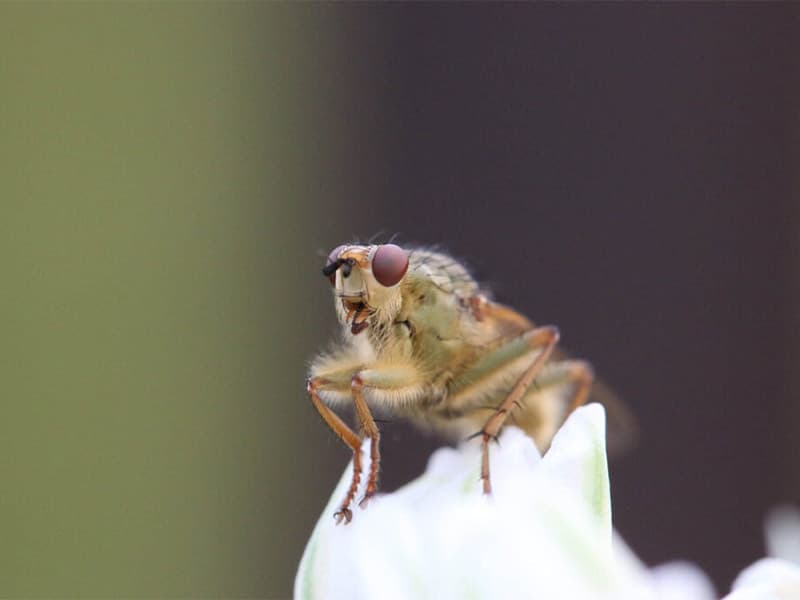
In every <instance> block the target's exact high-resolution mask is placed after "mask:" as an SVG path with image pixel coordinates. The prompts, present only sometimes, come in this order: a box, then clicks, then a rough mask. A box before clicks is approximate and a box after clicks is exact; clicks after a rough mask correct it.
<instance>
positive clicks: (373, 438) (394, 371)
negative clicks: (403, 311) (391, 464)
mask: <svg viewBox="0 0 800 600" xmlns="http://www.w3.org/2000/svg"><path fill="white" fill-rule="evenodd" d="M351 389H352V392H353V401H354V402H355V407H356V414H357V415H358V419H359V421H360V423H361V427H362V431H363V432H364V435H366V436H367V437H368V438H369V440H370V446H369V449H370V467H369V476H368V478H367V489H366V492H365V493H364V498H363V499H362V500H361V502H360V503H359V505H360V506H361V507H362V508H363V507H364V506H366V504H367V502H369V500H370V498H372V496H374V495H375V492H377V491H378V474H379V473H380V463H381V454H380V431H379V430H378V425H377V424H376V423H375V418H374V417H373V416H372V411H371V410H370V407H369V404H368V403H367V398H369V401H370V403H372V405H373V406H381V407H383V408H385V409H386V410H389V411H391V410H392V409H396V408H398V407H401V406H408V405H413V404H414V403H418V402H419V401H421V400H422V398H423V395H424V394H425V389H426V386H425V384H424V382H423V381H422V380H421V378H420V377H419V375H418V373H417V371H416V369H414V368H413V367H412V366H410V365H408V366H393V367H376V368H371V369H362V370H361V371H359V372H358V373H356V374H355V375H354V376H353V380H352V382H351Z"/></svg>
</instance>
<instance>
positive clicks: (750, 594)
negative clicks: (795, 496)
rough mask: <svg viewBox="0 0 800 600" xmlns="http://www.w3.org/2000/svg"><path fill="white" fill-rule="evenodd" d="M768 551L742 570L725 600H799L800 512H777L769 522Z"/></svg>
mask: <svg viewBox="0 0 800 600" xmlns="http://www.w3.org/2000/svg"><path fill="white" fill-rule="evenodd" d="M766 537H767V552H768V554H769V555H770V558H762V559H761V560H759V561H757V562H756V563H755V564H753V565H751V566H749V567H747V568H746V569H745V570H744V571H742V572H741V573H740V574H739V576H738V577H737V578H736V581H734V582H733V591H732V592H731V593H730V594H729V595H727V596H725V600H798V599H800V511H798V510H797V509H794V508H790V507H782V508H779V509H776V510H774V511H773V512H772V513H771V514H770V515H769V516H768V517H767V523H766Z"/></svg>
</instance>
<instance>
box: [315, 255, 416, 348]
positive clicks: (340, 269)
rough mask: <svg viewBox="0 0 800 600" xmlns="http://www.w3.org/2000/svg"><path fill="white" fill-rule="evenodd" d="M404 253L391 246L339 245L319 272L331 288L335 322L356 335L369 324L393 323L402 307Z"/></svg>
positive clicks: (404, 268) (406, 265)
mask: <svg viewBox="0 0 800 600" xmlns="http://www.w3.org/2000/svg"><path fill="white" fill-rule="evenodd" d="M407 271H408V252H407V251H406V250H403V249H402V248H400V247H399V246H395V245H394V244H381V245H369V246H360V245H347V244H345V245H342V246H339V247H338V248H335V249H334V250H333V252H331V253H330V255H329V256H328V261H327V264H326V265H325V268H324V269H322V273H323V275H325V276H326V277H328V278H329V279H330V281H331V285H333V288H334V296H335V300H336V312H337V314H338V316H339V320H340V321H341V322H342V323H343V324H345V325H349V326H350V332H351V333H352V334H353V335H358V334H359V333H361V332H362V331H364V330H365V329H366V328H367V327H369V326H370V325H371V324H373V323H374V324H378V325H382V324H385V325H388V324H391V323H392V322H394V320H395V318H396V317H397V315H398V314H399V313H400V309H401V307H402V304H403V297H402V294H401V291H400V287H401V283H402V282H403V279H404V278H405V275H406V272H407Z"/></svg>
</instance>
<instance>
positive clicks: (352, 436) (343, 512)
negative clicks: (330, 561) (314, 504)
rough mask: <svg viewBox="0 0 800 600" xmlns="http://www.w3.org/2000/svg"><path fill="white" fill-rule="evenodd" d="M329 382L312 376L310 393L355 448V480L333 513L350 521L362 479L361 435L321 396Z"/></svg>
mask: <svg viewBox="0 0 800 600" xmlns="http://www.w3.org/2000/svg"><path fill="white" fill-rule="evenodd" d="M326 384H328V382H326V381H325V380H324V379H323V378H321V377H312V378H311V379H309V380H308V394H309V396H311V402H312V403H313V404H314V408H316V409H317V411H318V412H319V414H320V416H321V417H322V418H323V419H324V420H325V422H326V423H327V424H328V427H330V428H331V429H332V430H333V431H334V433H335V434H336V435H338V436H339V438H340V439H341V440H342V441H343V442H344V443H345V444H347V445H348V446H350V448H351V449H352V450H353V481H352V482H351V483H350V488H349V489H348V490H347V496H345V500H344V502H342V505H341V506H340V507H339V510H338V511H336V513H335V514H334V515H333V516H334V518H335V519H336V522H337V523H341V522H342V520H344V522H345V523H349V522H350V520H351V519H352V518H353V511H352V510H350V503H351V502H352V501H353V498H354V497H355V495H356V492H357V491H358V484H359V482H360V481H361V437H360V436H359V435H357V434H356V433H355V432H354V431H353V430H352V429H350V427H349V426H348V425H347V423H345V422H344V421H342V419H341V417H340V416H339V415H337V414H336V413H335V412H333V410H331V408H330V407H329V406H328V405H327V404H325V403H324V402H323V401H322V399H321V398H320V397H319V391H318V390H319V389H320V387H323V386H324V385H326Z"/></svg>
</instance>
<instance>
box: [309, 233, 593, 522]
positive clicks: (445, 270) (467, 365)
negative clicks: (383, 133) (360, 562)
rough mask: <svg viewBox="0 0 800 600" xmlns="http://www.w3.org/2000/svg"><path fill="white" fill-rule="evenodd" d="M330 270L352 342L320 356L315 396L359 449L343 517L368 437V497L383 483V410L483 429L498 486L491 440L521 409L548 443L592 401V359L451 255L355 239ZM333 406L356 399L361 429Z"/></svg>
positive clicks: (440, 425)
mask: <svg viewBox="0 0 800 600" xmlns="http://www.w3.org/2000/svg"><path fill="white" fill-rule="evenodd" d="M322 272H323V274H324V275H325V276H326V277H328V278H329V279H330V281H331V284H332V286H333V292H334V300H335V306H336V312H337V314H338V317H339V321H340V322H341V324H342V341H341V344H340V346H339V347H338V348H337V349H336V351H335V352H330V353H325V354H322V355H320V356H318V357H317V358H316V359H315V360H314V361H313V363H312V365H311V369H310V374H309V379H308V393H309V395H310V396H311V401H312V402H313V403H314V406H315V407H316V409H317V410H318V411H319V413H320V415H322V418H323V419H324V420H325V422H326V423H327V424H328V425H329V426H330V427H331V429H333V431H334V432H336V434H337V435H338V436H339V437H340V438H341V439H342V441H344V443H345V444H347V445H348V446H349V447H350V448H351V449H352V450H353V465H354V469H353V480H352V484H351V485H350V488H349V490H348V492H347V495H346V497H345V498H344V501H343V502H342V505H341V506H340V508H339V510H338V511H337V513H336V515H335V517H336V519H337V521H338V522H341V521H342V520H344V521H345V522H349V521H350V519H352V516H353V513H352V510H351V508H350V506H351V504H352V502H353V500H354V498H355V495H356V493H357V490H358V486H359V482H360V479H361V471H362V465H361V453H360V450H361V445H362V441H363V440H364V438H369V440H370V456H371V462H370V469H369V473H368V479H367V486H366V493H365V495H364V499H363V500H362V501H361V502H362V505H363V504H364V503H366V502H367V501H368V500H369V499H370V498H371V497H372V496H373V495H374V494H375V492H376V491H377V487H378V471H379V468H380V449H379V441H380V431H379V430H378V426H377V424H376V422H375V419H374V417H373V410H378V411H381V412H390V413H392V414H394V415H397V416H401V417H405V418H407V419H409V420H411V421H412V422H414V423H416V424H418V425H420V426H423V427H426V428H428V429H433V430H435V431H437V432H439V433H443V434H445V435H447V436H449V437H463V436H466V435H468V434H474V435H475V436H476V437H477V436H480V438H481V444H482V461H481V479H482V480H483V490H484V492H485V493H487V494H488V493H490V492H491V489H492V488H491V480H490V476H489V445H490V442H491V441H492V440H493V439H496V438H497V436H498V434H499V433H500V430H501V429H502V427H503V425H504V424H505V423H506V418H507V417H508V416H509V414H511V413H512V411H513V413H514V414H513V422H514V424H515V425H517V426H518V427H520V428H521V429H523V430H524V431H525V432H526V433H527V434H528V435H530V436H531V437H533V439H534V440H535V442H536V444H537V446H538V447H539V449H540V450H541V451H544V450H545V449H546V448H547V447H548V446H549V445H550V441H551V440H552V438H553V435H554V434H555V432H556V430H557V429H558V427H559V426H560V425H561V423H563V421H564V419H565V418H566V417H567V415H568V414H569V413H570V412H571V411H573V410H574V409H575V408H577V407H578V406H580V405H582V404H584V403H585V402H586V401H587V400H588V399H589V392H590V388H591V386H592V382H593V379H594V375H593V371H592V367H591V366H590V365H589V363H587V362H585V361H582V360H568V359H565V358H564V357H563V356H561V355H559V354H557V352H556V351H555V347H556V344H557V342H558V339H559V333H558V329H557V328H556V327H554V326H552V325H547V326H535V325H534V324H533V323H532V322H531V321H530V320H528V319H527V318H526V317H524V316H523V315H521V314H520V313H518V312H516V311H515V310H512V309H511V308H508V307H507V306H503V305H501V304H498V303H496V302H493V301H491V300H490V299H489V298H488V297H487V295H486V294H485V293H484V292H483V291H482V290H481V289H480V287H479V286H478V284H477V283H476V281H475V280H474V279H473V278H472V276H471V275H470V274H469V272H468V271H467V269H466V268H465V267H464V266H463V265H461V264H460V263H459V262H458V261H456V260H455V259H453V258H451V257H450V256H448V255H446V254H443V253H440V252H434V251H431V250H426V249H410V250H406V249H403V248H400V247H399V246H396V245H394V244H382V245H366V246H365V245H357V244H352V245H347V244H346V245H342V246H339V247H338V248H336V249H335V250H333V251H332V252H331V253H330V255H329V256H328V260H327V264H326V265H325V267H324V269H323V271H322ZM332 406H333V407H336V406H353V407H354V409H355V414H356V417H357V420H358V428H357V430H354V429H351V428H350V427H349V426H348V425H347V424H346V423H345V422H344V421H343V420H342V419H341V417H339V415H337V414H336V413H335V412H334V411H333V410H332V409H331V407H332ZM475 432H477V433H475Z"/></svg>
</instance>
